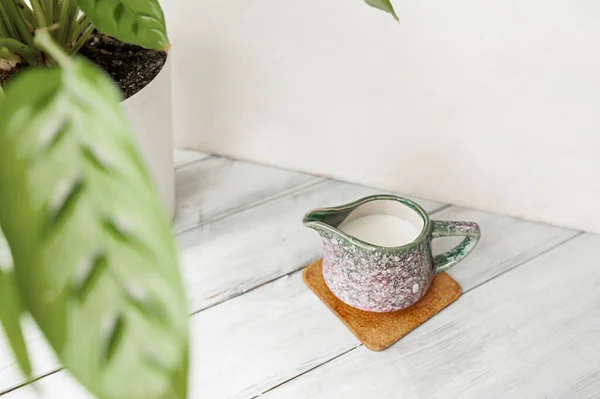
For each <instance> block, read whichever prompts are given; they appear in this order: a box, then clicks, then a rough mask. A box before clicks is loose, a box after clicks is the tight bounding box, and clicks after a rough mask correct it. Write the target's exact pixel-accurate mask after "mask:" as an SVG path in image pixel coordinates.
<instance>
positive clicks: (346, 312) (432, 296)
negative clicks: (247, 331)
mask: <svg viewBox="0 0 600 399" xmlns="http://www.w3.org/2000/svg"><path fill="white" fill-rule="evenodd" d="M302 276H303V278H304V282H305V283H306V285H308V287H309V288H310V289H311V290H313V292H314V293H315V294H317V296H318V297H319V298H320V299H321V300H322V301H323V302H325V305H327V306H328V307H329V309H331V310H332V311H333V313H335V315H336V316H337V317H338V318H339V319H340V320H341V321H342V322H343V323H344V324H345V325H346V327H348V328H349V329H350V331H352V333H353V334H354V335H356V337H357V338H358V339H359V340H360V342H362V343H363V344H364V345H365V346H366V347H367V348H369V349H371V350H374V351H382V350H384V349H387V348H389V347H390V346H392V345H393V344H395V343H396V342H398V341H399V340H400V339H401V338H403V337H404V336H406V335H407V334H408V333H410V332H411V331H412V330H414V329H416V328H417V327H419V326H420V325H421V324H423V323H425V322H426V321H427V320H429V319H430V318H432V317H433V316H435V315H436V314H438V313H439V312H440V311H442V310H443V309H444V308H445V307H446V306H448V305H450V304H451V303H452V302H454V301H456V300H457V299H458V298H459V297H460V294H461V293H462V289H461V288H460V285H458V283H457V282H456V281H454V279H452V277H450V276H449V275H447V274H446V273H441V274H439V275H437V276H436V277H435V278H434V279H433V282H432V283H431V287H430V288H429V291H428V292H427V294H426V295H425V296H424V297H423V299H421V300H420V301H419V302H417V303H416V304H415V305H413V306H411V307H409V308H407V309H403V310H398V311H395V312H389V313H372V312H365V311H364V310H359V309H355V308H353V307H352V306H350V305H346V304H345V303H344V302H342V301H341V300H339V299H338V298H337V297H336V296H335V295H333V293H332V292H331V291H330V290H329V288H328V287H327V284H326V283H325V280H324V279H323V271H322V267H321V260H318V261H316V262H315V263H313V264H312V265H310V266H307V267H306V268H305V269H304V272H303V273H302Z"/></svg>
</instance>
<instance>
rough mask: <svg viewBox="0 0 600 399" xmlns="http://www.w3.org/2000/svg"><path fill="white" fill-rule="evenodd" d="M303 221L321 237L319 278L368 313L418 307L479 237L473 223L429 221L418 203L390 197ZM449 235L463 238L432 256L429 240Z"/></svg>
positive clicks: (323, 210)
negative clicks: (440, 275) (437, 277)
mask: <svg viewBox="0 0 600 399" xmlns="http://www.w3.org/2000/svg"><path fill="white" fill-rule="evenodd" d="M303 222H304V225H305V226H307V227H310V228H312V229H314V230H316V231H317V232H318V233H319V234H320V235H321V237H322V240H323V277H324V279H325V282H326V283H327V286H328V287H329V289H330V290H331V291H332V292H333V294H334V295H335V296H337V297H338V298H339V299H341V300H342V301H343V302H345V303H347V304H348V305H350V306H353V307H355V308H358V309H362V310H366V311H370V312H391V311H395V310H400V309H404V308H407V307H409V306H411V305H413V304H415V303H416V302H418V301H419V300H420V299H421V298H423V296H424V295H425V294H426V293H427V290H428V289H429V286H430V284H431V282H432V280H433V278H434V277H435V275H436V274H437V273H441V272H443V271H444V270H447V269H449V268H451V267H452V266H454V265H456V264H457V263H458V262H460V261H461V260H462V259H464V258H465V257H466V256H467V255H468V254H469V253H470V252H471V251H472V250H473V249H474V248H475V246H476V245H477V242H478V241H479V237H480V229H479V226H478V225H477V224H476V223H473V222H457V221H437V220H430V219H429V216H428V215H427V213H426V212H425V211H424V210H423V208H421V207H420V206H419V205H418V204H416V203H415V202H413V201H411V200H409V199H406V198H402V197H398V196H393V195H375V196H370V197H366V198H363V199H360V200H358V201H355V202H352V203H349V204H346V205H341V206H337V207H332V208H321V209H315V210H313V211H311V212H309V213H308V214H306V216H305V217H304V220H303ZM345 226H347V227H348V228H346V227H345ZM354 232H356V234H354ZM394 235H396V236H397V237H394ZM450 236H463V237H464V239H463V240H462V241H461V243H460V244H458V245H457V246H456V247H455V248H453V249H452V250H450V251H449V252H446V253H444V254H441V255H437V256H433V255H432V253H431V241H432V239H434V238H438V237H450Z"/></svg>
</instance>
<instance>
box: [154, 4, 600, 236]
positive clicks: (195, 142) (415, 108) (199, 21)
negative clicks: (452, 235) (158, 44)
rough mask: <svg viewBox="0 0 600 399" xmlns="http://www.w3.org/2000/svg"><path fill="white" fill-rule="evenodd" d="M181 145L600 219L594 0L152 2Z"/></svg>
mask: <svg viewBox="0 0 600 399" xmlns="http://www.w3.org/2000/svg"><path fill="white" fill-rule="evenodd" d="M164 1H165V2H167V1H168V2H169V4H166V5H165V6H166V8H167V11H168V17H169V18H168V19H169V22H170V26H169V28H170V32H171V36H172V40H173V43H174V50H173V55H174V59H175V63H176V65H175V76H174V80H175V82H174V85H175V86H174V90H175V91H174V95H175V99H174V107H175V123H176V125H175V128H176V131H177V133H178V139H177V141H178V143H177V144H179V145H181V146H184V147H189V148H196V149H201V150H203V151H208V152H213V153H218V154H225V155H229V156H233V157H238V158H243V159H249V160H254V161H259V162H263V163H267V164H274V165H279V166H282V167H286V168H291V169H298V170H304V171H309V172H314V173H318V174H322V175H326V176H334V177H337V178H341V179H344V180H348V181H353V182H360V183H364V184H368V185H373V186H378V187H381V188H386V189H391V190H396V191H399V192H404V193H409V194H414V195H421V196H423V197H427V198H431V199H435V200H441V201H446V202H450V203H454V204H459V205H467V206H472V207H476V208H480V209H484V210H492V211H495V212H501V213H506V214H511V215H515V216H518V217H522V218H526V219H532V220H540V221H545V222H551V223H554V224H557V225H562V226H569V227H575V228H579V229H586V230H592V231H596V232H600V212H598V211H597V206H598V205H600V178H599V175H600V156H599V154H600V2H599V1H598V0H529V1H522V0H508V1H491V0H456V1H442V0H419V1H413V0H410V1H409V0H406V1H400V0H398V1H395V4H396V7H397V11H398V14H399V15H400V18H401V21H402V22H401V24H400V25H397V24H396V23H394V21H393V20H392V19H391V18H389V17H388V16H387V15H385V14H383V13H380V12H378V11H376V10H374V9H372V8H370V7H368V6H366V5H364V4H363V3H362V1H361V0H326V1H323V0H302V1H297V0H201V1H189V0H188V1H186V0H164Z"/></svg>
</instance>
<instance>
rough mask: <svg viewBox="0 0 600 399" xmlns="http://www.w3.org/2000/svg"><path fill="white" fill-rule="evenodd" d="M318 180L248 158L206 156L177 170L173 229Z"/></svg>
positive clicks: (203, 220)
mask: <svg viewBox="0 0 600 399" xmlns="http://www.w3.org/2000/svg"><path fill="white" fill-rule="evenodd" d="M320 180H322V179H320V178H317V177H314V176H310V175H305V174H302V173H295V172H289V171H286V170H282V169H276V168H271V167H267V166H261V165H256V164H251V163H247V162H240V161H234V160H230V159H225V158H215V157H213V158H209V159H205V160H203V161H202V162H200V163H195V164H192V165H188V166H186V167H184V168H181V169H179V170H178V171H177V174H176V187H177V195H176V204H177V212H176V216H175V220H174V229H175V231H176V232H181V231H184V230H188V229H190V228H193V227H196V226H198V225H200V224H204V223H209V222H210V221H212V220H215V219H218V218H222V217H224V216H226V215H228V214H230V213H232V212H236V211H239V210H240V209H245V208H247V207H250V206H253V205H255V204H257V203H260V202H262V201H266V200H268V199H271V198H273V197H274V196H280V195H284V194H285V193H286V192H289V191H294V190H299V189H301V188H302V187H304V186H306V185H310V184H313V183H315V182H317V181H320Z"/></svg>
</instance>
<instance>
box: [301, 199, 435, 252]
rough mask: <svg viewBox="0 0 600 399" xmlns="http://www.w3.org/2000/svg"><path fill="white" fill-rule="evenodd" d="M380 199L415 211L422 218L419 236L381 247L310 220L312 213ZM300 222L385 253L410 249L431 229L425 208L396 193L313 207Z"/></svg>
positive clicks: (335, 209)
mask: <svg viewBox="0 0 600 399" xmlns="http://www.w3.org/2000/svg"><path fill="white" fill-rule="evenodd" d="M380 200H386V201H396V202H400V203H402V204H404V205H406V206H408V207H409V208H411V209H412V210H413V211H415V212H417V213H418V214H419V216H420V217H421V219H423V228H422V229H421V233H420V234H419V236H418V237H417V238H416V239H415V240H414V241H412V242H409V243H408V244H404V245H401V246H399V247H382V246H379V245H375V244H371V243H368V242H366V241H363V240H360V239H358V238H356V237H352V236H349V235H347V234H346V233H344V232H343V231H341V230H339V229H337V228H335V227H332V226H330V225H328V224H327V223H324V222H322V221H320V220H311V217H314V215H315V214H317V213H334V212H341V211H347V210H351V209H352V210H353V208H354V209H356V208H358V207H359V206H361V205H364V204H366V203H368V202H372V201H380ZM302 223H303V224H304V225H305V226H306V227H311V228H315V229H316V230H317V231H319V230H325V231H328V232H330V233H332V234H335V235H338V236H341V237H343V238H344V239H346V240H348V241H349V242H351V243H352V244H354V245H357V246H360V247H362V248H363V249H365V250H369V251H381V252H387V253H391V252H399V251H402V250H406V249H411V248H413V247H415V246H417V245H420V244H421V243H422V242H423V241H424V240H425V239H426V238H427V237H428V236H429V233H430V230H431V220H430V219H429V215H427V212H425V210H424V209H423V208H422V207H421V206H420V205H419V204H417V203H416V202H414V201H412V200H410V199H408V198H404V197H399V196H397V195H391V194H376V195H369V196H368V197H364V198H361V199H359V200H356V201H353V202H350V203H347V204H344V205H339V206H334V207H329V208H317V209H313V210H312V211H310V212H308V213H307V214H306V215H304V218H303V219H302Z"/></svg>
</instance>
